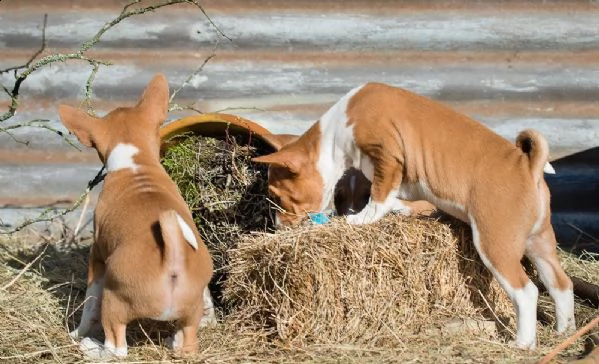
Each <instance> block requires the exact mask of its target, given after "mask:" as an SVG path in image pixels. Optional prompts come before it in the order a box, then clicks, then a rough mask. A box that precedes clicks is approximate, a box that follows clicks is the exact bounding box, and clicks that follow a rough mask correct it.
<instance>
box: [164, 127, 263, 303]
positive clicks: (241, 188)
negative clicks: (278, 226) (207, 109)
mask: <svg viewBox="0 0 599 364" xmlns="http://www.w3.org/2000/svg"><path fill="white" fill-rule="evenodd" d="M173 141H175V142H176V143H173ZM169 142H170V144H171V146H170V147H169V148H168V149H167V150H166V151H165V153H164V156H163V158H162V160H161V162H162V164H163V165H164V167H165V169H166V171H167V172H168V173H169V175H170V176H171V178H172V179H173V180H174V181H175V182H176V183H177V185H178V186H179V190H180V191H181V194H182V195H183V198H184V199H185V201H186V202H187V204H188V205H189V207H190V209H191V212H192V214H193V218H194V221H195V223H196V226H197V227H198V229H199V231H200V235H201V236H202V238H203V239H204V242H205V243H206V245H207V247H208V249H209V250H210V253H211V255H212V259H213V262H214V268H215V278H216V279H214V280H213V282H215V283H216V285H217V287H216V291H217V292H216V293H217V295H216V296H217V297H216V298H217V299H218V291H219V290H220V289H219V287H220V283H221V282H222V280H223V279H225V278H224V276H223V274H224V272H223V270H222V267H223V266H224V265H225V261H226V254H227V251H228V250H229V249H231V248H233V247H235V246H236V245H237V243H238V241H239V240H240V238H241V236H243V235H244V234H247V233H249V232H250V231H267V230H269V229H270V228H271V227H272V224H271V220H270V207H271V205H270V203H269V202H268V201H267V200H266V199H265V196H266V192H267V190H268V186H267V173H268V172H267V171H268V167H266V166H264V165H258V164H253V163H251V162H250V159H251V158H252V157H255V156H257V155H261V154H264V153H268V152H270V151H271V149H270V148H269V147H267V146H266V145H265V144H264V143H263V142H261V141H260V140H258V139H256V138H250V139H249V140H248V139H247V138H245V137H242V136H237V137H234V136H229V135H226V136H224V137H223V138H221V139H217V138H212V137H204V136H198V135H193V134H183V135H179V136H177V137H175V138H173V139H171V140H170V141H169Z"/></svg>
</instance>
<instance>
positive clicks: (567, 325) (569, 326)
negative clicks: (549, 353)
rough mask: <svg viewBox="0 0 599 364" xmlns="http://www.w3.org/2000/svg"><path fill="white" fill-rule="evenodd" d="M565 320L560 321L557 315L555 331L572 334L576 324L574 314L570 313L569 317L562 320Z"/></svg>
mask: <svg viewBox="0 0 599 364" xmlns="http://www.w3.org/2000/svg"><path fill="white" fill-rule="evenodd" d="M563 321H565V322H560V320H559V317H558V322H557V333H558V334H560V335H561V334H566V335H567V334H572V333H574V331H576V324H575V323H574V315H572V316H571V317H568V318H567V319H566V320H563Z"/></svg>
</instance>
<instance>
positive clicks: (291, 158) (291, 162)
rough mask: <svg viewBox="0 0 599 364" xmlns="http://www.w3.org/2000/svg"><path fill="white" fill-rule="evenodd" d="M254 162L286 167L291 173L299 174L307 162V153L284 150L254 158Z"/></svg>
mask: <svg viewBox="0 0 599 364" xmlns="http://www.w3.org/2000/svg"><path fill="white" fill-rule="evenodd" d="M252 162H256V163H263V164H268V165H271V166H277V167H281V168H286V169H287V170H288V171H289V172H290V173H293V174H297V173H299V171H300V170H301V168H302V167H303V165H304V164H305V163H306V160H305V155H304V154H302V153H297V152H293V151H287V150H283V151H280V152H274V153H271V154H268V155H263V156H261V157H256V158H252Z"/></svg>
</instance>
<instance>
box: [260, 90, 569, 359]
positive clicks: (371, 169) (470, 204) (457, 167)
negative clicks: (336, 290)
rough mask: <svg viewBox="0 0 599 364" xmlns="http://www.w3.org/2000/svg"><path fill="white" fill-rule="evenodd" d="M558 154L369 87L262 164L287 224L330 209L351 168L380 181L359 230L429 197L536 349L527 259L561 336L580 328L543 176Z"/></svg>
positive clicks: (358, 217) (354, 219)
mask: <svg viewBox="0 0 599 364" xmlns="http://www.w3.org/2000/svg"><path fill="white" fill-rule="evenodd" d="M548 153H549V152H548V146H547V142H546V141H545V139H544V138H543V137H542V136H541V135H540V134H538V133H536V132H534V131H531V130H527V131H524V132H522V133H520V134H519V135H518V138H517V140H516V146H514V145H513V144H511V143H510V142H508V141H507V140H505V139H504V138H502V137H500V136H499V135H497V134H495V133H493V132H492V131H491V130H489V129H488V128H486V127H485V126H484V125H482V124H480V123H478V122H476V121H474V120H472V119H470V118H468V117H466V116H464V115H461V114H459V113H457V112H455V111H453V110H451V109H449V108H447V107H445V106H443V105H441V104H438V103H436V102H433V101H431V100H429V99H427V98H425V97H421V96H418V95H416V94H413V93H411V92H408V91H406V90H402V89H399V88H395V87H391V86H388V85H384V84H377V83H369V84H366V85H364V86H360V87H357V88H355V89H353V90H352V91H350V92H349V93H348V94H347V95H345V96H344V97H342V98H341V99H340V100H339V101H338V102H337V103H336V104H335V105H333V106H332V107H331V108H330V109H329V110H328V111H327V112H326V113H325V114H324V115H323V116H322V117H321V119H320V120H319V121H317V122H316V123H315V124H314V125H313V126H312V127H311V128H310V129H309V130H308V131H307V132H306V133H304V134H303V135H302V136H301V137H299V138H298V139H297V140H295V141H293V142H291V143H289V144H287V145H285V146H284V147H283V148H281V150H280V151H278V152H276V153H273V154H270V155H267V156H263V157H259V158H255V159H254V161H256V162H260V163H267V164H269V165H270V168H269V191H270V193H271V194H272V195H273V196H274V197H275V198H276V199H278V202H279V204H280V205H281V207H282V208H283V209H285V210H286V212H285V213H278V214H277V221H278V222H280V223H294V222H297V221H298V219H300V218H301V215H303V213H304V212H305V211H308V212H310V211H322V210H324V209H325V208H326V207H327V206H328V205H329V204H330V202H331V199H332V195H333V188H334V186H335V183H336V182H337V181H338V180H339V178H340V177H341V176H342V175H343V172H344V171H345V170H346V169H347V168H349V167H355V168H359V169H360V170H361V171H362V172H363V173H364V174H365V175H366V177H367V178H368V179H369V180H370V181H372V187H371V198H370V200H369V202H368V204H367V205H366V207H365V208H364V209H362V211H360V212H359V213H357V214H355V215H350V216H348V217H347V222H349V223H352V224H363V223H372V222H375V221H377V220H379V219H380V218H381V217H383V216H384V215H385V214H386V213H388V212H389V211H391V210H392V209H393V208H395V207H397V198H402V199H406V200H421V199H423V200H427V201H429V202H431V203H433V204H434V205H435V206H437V207H438V208H440V209H441V210H443V211H445V212H447V213H449V214H450V215H452V216H455V217H457V218H459V219H461V220H462V221H465V222H467V223H469V224H470V226H471V228H472V235H473V240H474V245H475V247H476V249H477V251H478V254H479V255H480V257H481V259H482V261H483V262H484V263H485V265H486V266H487V268H488V269H489V270H490V271H491V272H493V275H494V276H495V278H496V279H497V281H498V282H499V283H500V284H501V286H502V287H503V288H504V289H505V290H506V292H507V294H508V295H509V297H510V299H511V300H512V302H513V304H514V307H515V309H516V314H517V317H518V324H517V326H518V332H517V337H516V345H517V346H518V347H520V348H527V349H532V348H535V346H536V306H537V298H538V289H537V287H536V286H535V285H534V284H533V283H532V282H531V281H530V279H529V278H528V276H527V275H526V273H525V272H524V270H523V268H522V266H521V264H520V260H521V259H522V257H523V256H524V255H526V256H527V257H528V258H530V260H531V261H532V262H533V263H534V264H535V266H536V268H537V271H538V272H539V276H540V278H541V280H542V282H543V283H544V285H545V286H546V287H547V289H548V291H549V293H550V295H551V297H552V298H553V300H554V301H555V305H556V317H557V331H558V332H559V333H563V332H565V331H570V330H573V329H574V327H575V323H574V295H573V292H572V282H571V280H570V278H568V276H567V275H566V274H565V272H564V271H563V269H562V267H561V265H560V263H559V260H558V258H557V254H556V244H557V243H556V241H555V236H554V233H553V228H552V227H551V223H550V211H549V189H548V188H547V185H546V184H545V180H544V178H543V171H546V172H549V173H552V172H553V170H552V168H551V166H550V165H549V164H548V162H547V159H548ZM404 212H405V213H406V214H409V213H411V211H410V209H409V208H407V207H406V208H404Z"/></svg>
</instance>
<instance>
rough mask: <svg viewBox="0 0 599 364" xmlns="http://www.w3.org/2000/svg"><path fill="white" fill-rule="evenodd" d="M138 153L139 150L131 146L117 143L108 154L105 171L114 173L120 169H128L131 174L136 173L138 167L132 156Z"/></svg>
mask: <svg viewBox="0 0 599 364" xmlns="http://www.w3.org/2000/svg"><path fill="white" fill-rule="evenodd" d="M137 153H139V148H137V147H136V146H135V145H133V144H127V143H119V144H117V146H116V147H114V149H113V150H112V151H111V152H110V155H109V156H108V160H107V161H106V171H107V172H114V171H118V170H120V169H126V168H130V169H131V170H132V171H133V173H137V170H138V169H139V165H138V164H136V163H135V161H134V160H133V156H135V155H136V154H137Z"/></svg>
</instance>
